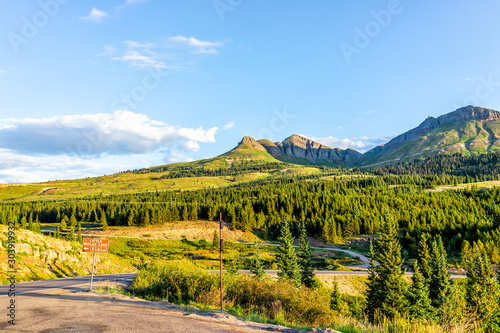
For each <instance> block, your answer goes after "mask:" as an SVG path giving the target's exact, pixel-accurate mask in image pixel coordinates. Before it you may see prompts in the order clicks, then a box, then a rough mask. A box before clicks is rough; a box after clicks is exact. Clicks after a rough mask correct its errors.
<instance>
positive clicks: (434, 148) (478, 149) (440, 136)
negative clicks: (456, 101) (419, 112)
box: [361, 106, 500, 166]
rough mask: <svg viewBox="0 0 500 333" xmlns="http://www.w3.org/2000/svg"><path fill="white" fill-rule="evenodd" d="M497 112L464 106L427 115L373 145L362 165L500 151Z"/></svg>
mask: <svg viewBox="0 0 500 333" xmlns="http://www.w3.org/2000/svg"><path fill="white" fill-rule="evenodd" d="M499 138H500V112H497V111H494V110H490V109H483V108H479V107H474V106H466V107H463V108H460V109H457V110H455V111H453V112H451V113H448V114H445V115H443V116H440V117H438V118H433V117H429V118H427V119H426V120H425V121H424V122H423V123H422V124H420V125H419V126H418V127H416V128H414V129H412V130H410V131H408V132H406V133H403V134H401V135H399V136H397V137H395V138H394V139H392V140H390V141H389V142H388V143H386V144H385V145H381V146H378V147H375V148H373V149H372V150H370V151H368V152H366V153H365V154H364V155H363V160H362V162H361V166H370V165H381V164H390V163H397V162H399V161H408V160H413V159H417V158H423V157H427V156H430V155H435V154H452V153H462V154H465V155H471V154H481V153H486V152H495V151H499V150H500V141H499V140H500V139H499Z"/></svg>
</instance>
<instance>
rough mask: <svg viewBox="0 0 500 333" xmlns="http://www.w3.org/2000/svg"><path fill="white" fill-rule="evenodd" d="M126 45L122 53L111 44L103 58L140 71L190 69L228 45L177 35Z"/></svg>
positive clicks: (130, 42)
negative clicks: (202, 56) (149, 68)
mask: <svg viewBox="0 0 500 333" xmlns="http://www.w3.org/2000/svg"><path fill="white" fill-rule="evenodd" d="M124 45H125V49H123V48H122V50H118V49H117V48H116V47H115V46H113V45H107V46H105V47H104V52H102V53H100V54H99V56H106V57H110V59H111V60H113V61H123V62H127V63H128V64H129V65H130V66H133V67H139V68H147V67H152V68H155V69H173V70H186V68H187V67H189V66H192V64H193V63H195V60H196V57H199V56H200V55H204V54H217V48H220V47H222V46H224V43H223V42H211V41H202V40H199V39H196V38H194V37H189V38H188V37H183V36H175V37H168V38H166V39H163V40H161V41H159V42H155V43H141V42H137V41H132V40H129V41H125V42H124ZM167 63H168V64H167Z"/></svg>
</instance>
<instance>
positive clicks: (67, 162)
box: [0, 149, 126, 183]
mask: <svg viewBox="0 0 500 333" xmlns="http://www.w3.org/2000/svg"><path fill="white" fill-rule="evenodd" d="M123 170H126V167H125V165H124V164H122V163H119V162H118V163H117V162H116V159H113V160H111V159H109V158H107V159H106V158H104V159H102V158H100V159H84V158H81V157H75V156H69V155H64V154H62V155H57V156H49V155H44V156H28V155H25V154H19V153H16V152H13V151H11V150H8V149H0V183H33V182H42V181H47V180H56V179H75V178H85V177H92V176H98V175H104V174H110V173H115V172H118V171H123Z"/></svg>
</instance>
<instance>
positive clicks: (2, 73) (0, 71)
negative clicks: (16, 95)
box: [0, 69, 9, 76]
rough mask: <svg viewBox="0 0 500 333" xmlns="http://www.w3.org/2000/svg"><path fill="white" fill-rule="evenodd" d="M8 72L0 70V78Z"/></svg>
mask: <svg viewBox="0 0 500 333" xmlns="http://www.w3.org/2000/svg"><path fill="white" fill-rule="evenodd" d="M8 72H9V71H8V70H6V69H0V76H2V75H5V74H7V73H8Z"/></svg>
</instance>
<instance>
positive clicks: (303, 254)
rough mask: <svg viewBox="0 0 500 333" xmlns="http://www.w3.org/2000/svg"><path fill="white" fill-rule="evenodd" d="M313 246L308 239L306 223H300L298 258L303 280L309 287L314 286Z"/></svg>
mask: <svg viewBox="0 0 500 333" xmlns="http://www.w3.org/2000/svg"><path fill="white" fill-rule="evenodd" d="M311 252H312V251H311V246H310V245H309V241H308V240H307V231H306V227H305V225H304V223H301V224H300V246H299V253H298V258H299V262H300V276H301V282H302V284H303V285H305V286H306V287H308V288H311V287H313V286H314V267H313V264H312V260H311Z"/></svg>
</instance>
